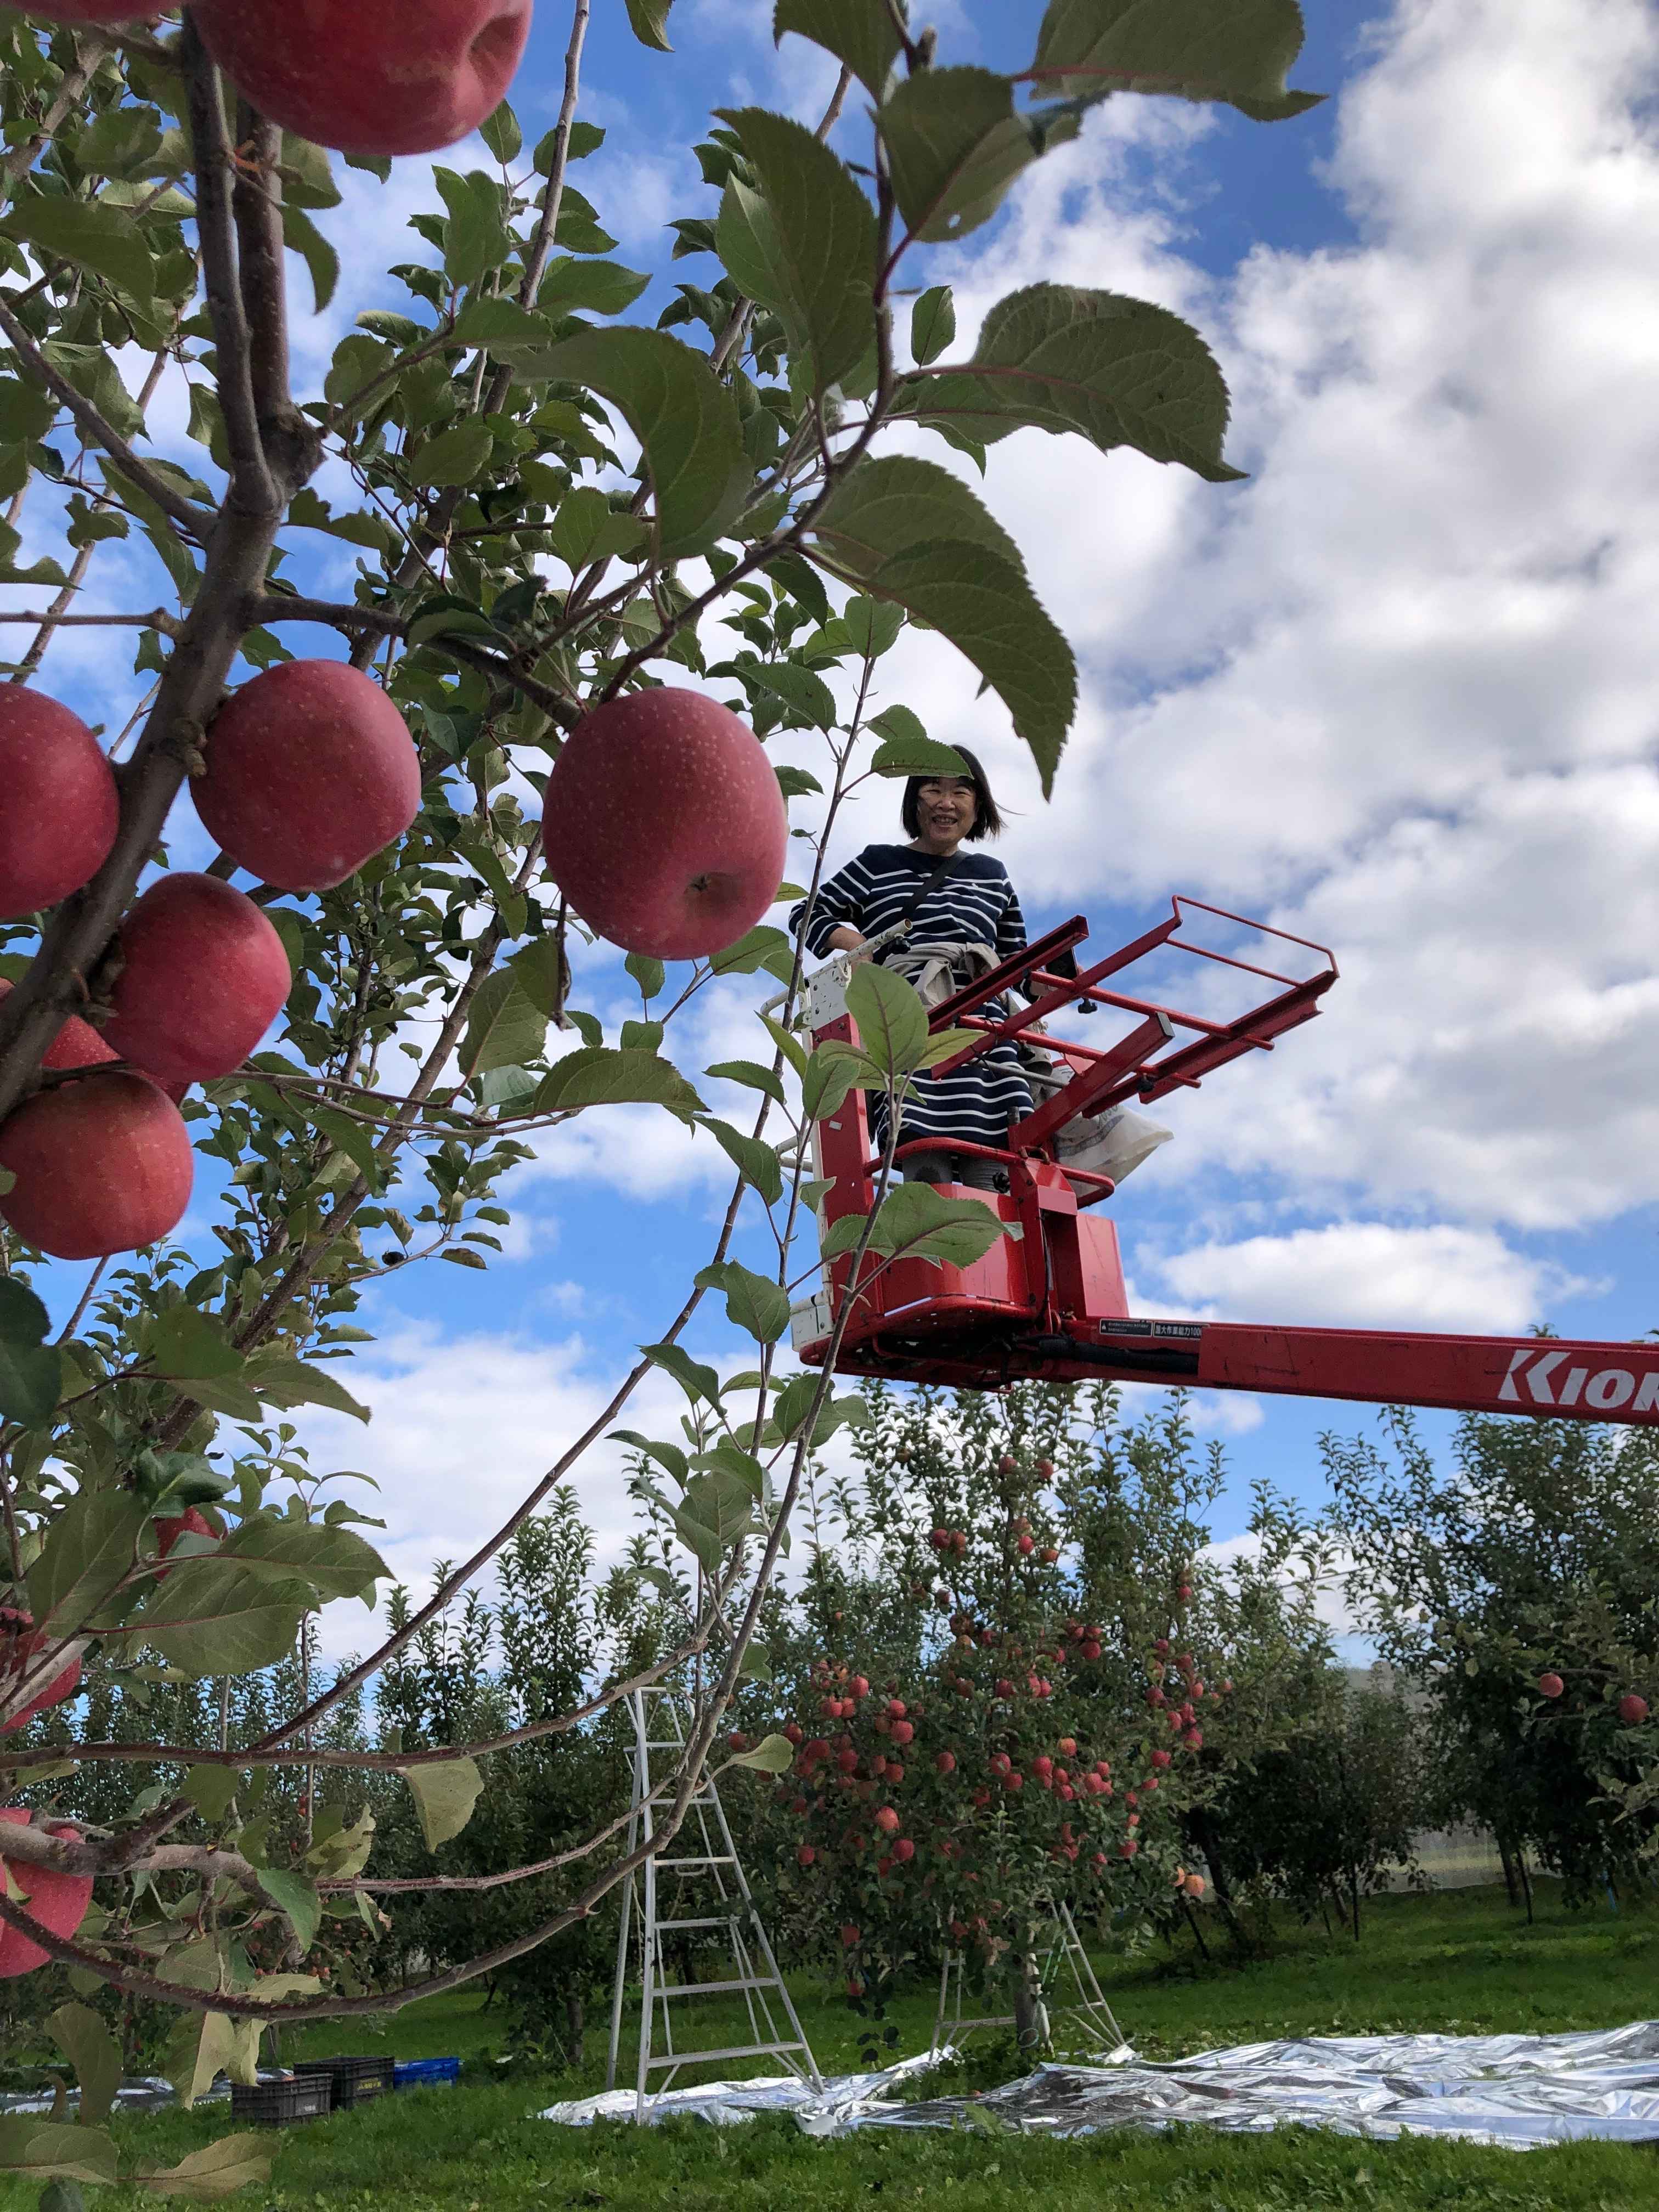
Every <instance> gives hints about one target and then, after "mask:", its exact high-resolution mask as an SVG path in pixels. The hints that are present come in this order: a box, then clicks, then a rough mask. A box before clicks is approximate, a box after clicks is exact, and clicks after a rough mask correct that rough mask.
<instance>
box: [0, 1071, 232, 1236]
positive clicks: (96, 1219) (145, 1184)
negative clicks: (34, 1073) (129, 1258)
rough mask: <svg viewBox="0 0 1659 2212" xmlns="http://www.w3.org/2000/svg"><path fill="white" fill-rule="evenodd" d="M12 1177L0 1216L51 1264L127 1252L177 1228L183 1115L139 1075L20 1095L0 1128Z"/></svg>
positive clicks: (184, 1154)
mask: <svg viewBox="0 0 1659 2212" xmlns="http://www.w3.org/2000/svg"><path fill="white" fill-rule="evenodd" d="M0 1168H7V1169H9V1170H10V1172H11V1173H12V1175H13V1176H15V1177H16V1181H15V1182H14V1184H13V1185H12V1188H10V1189H9V1191H6V1192H5V1193H3V1194H0V1218H3V1219H4V1220H6V1221H8V1222H9V1223H10V1225H11V1226H12V1227H13V1228H14V1229H15V1231H17V1234H18V1235H19V1236H20V1237H22V1238H24V1239H25V1241H26V1242H27V1243H30V1244H37V1245H39V1247H40V1249H41V1250H42V1251H43V1252H47V1253H50V1254H51V1255H52V1258H53V1259H54V1260H102V1259H105V1258H106V1257H107V1256H108V1255H110V1254H111V1253H112V1252H136V1251H137V1250H138V1249H140V1248H141V1247H142V1246H143V1245H146V1244H154V1243H157V1242H159V1240H160V1239H161V1237H165V1236H167V1234H168V1232H169V1231H172V1230H173V1229H176V1228H177V1227H178V1225H179V1222H180V1221H181V1220H182V1219H183V1218H184V1212H185V1207H186V1206H188V1205H189V1204H190V1192H191V1182H192V1181H193V1180H194V1176H195V1171H196V1155H195V1153H194V1152H192V1151H191V1142H190V1132H189V1130H188V1129H187V1128H186V1127H185V1121H184V1116H183V1115H181V1114H180V1113H179V1109H178V1108H177V1107H176V1106H175V1105H174V1104H173V1101H172V1100H171V1099H170V1098H167V1097H163V1095H162V1094H161V1091H158V1090H157V1089H156V1087H155V1085H154V1084H153V1083H151V1082H149V1080H148V1079H146V1078H145V1077H143V1076H142V1075H134V1074H131V1073H129V1072H128V1071H127V1070H125V1069H124V1068H109V1069H99V1070H96V1071H95V1072H94V1073H92V1074H90V1075H87V1076H84V1077H82V1078H81V1079H79V1080H78V1081H76V1082H74V1083H64V1084H60V1085H58V1088H57V1089H56V1090H52V1091H37V1092H36V1093H35V1095H34V1096H33V1097H32V1098H28V1099H26V1100H25V1101H24V1103H23V1104H22V1105H21V1106H20V1107H19V1108H18V1109H17V1111H16V1112H15V1114H13V1115H10V1116H9V1118H8V1119H7V1121H5V1122H4V1124H3V1125H0Z"/></svg>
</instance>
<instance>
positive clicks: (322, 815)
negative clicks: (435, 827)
mask: <svg viewBox="0 0 1659 2212" xmlns="http://www.w3.org/2000/svg"><path fill="white" fill-rule="evenodd" d="M190 795H191V799H194V800H195V802H196V811H197V814H198V815H200V817H201V818H202V824H203V827H204V829H208V830H210V831H211V833H212V835H213V836H216V838H217V839H218V841H219V842H220V843H221V845H222V846H223V848H224V849H225V851H226V852H227V853H228V854H229V855H230V857H231V859H232V860H234V861H235V863H236V865H237V866H238V867H239V868H246V870H247V872H248V873H249V874H250V875H253V876H258V878H259V879H260V881H261V882H262V883H267V884H276V885H277V886H278V888H279V889H281V890H285V891H319V890H328V889H329V888H330V887H331V885H332V884H341V883H343V882H344V881H345V879H346V878H347V877H348V876H351V875H355V874H356V872H357V870H358V869H359V868H361V867H362V865H363V863H364V861H365V860H372V859H373V858H374V854H376V853H379V852H381V851H383V850H384V849H385V848H386V846H388V845H389V844H391V843H392V840H393V839H394V838H396V837H401V836H403V834H404V830H405V829H408V827H409V825H410V823H411V822H412V821H413V820H414V819H415V817H416V814H417V813H418V812H419V811H420V805H421V762H420V756H419V754H418V753H417V752H416V750H415V740H414V739H413V738H411V737H410V734H409V726H408V724H407V723H406V722H405V721H404V718H403V716H402V715H401V714H399V713H398V709H397V708H395V707H394V706H393V705H392V702H391V700H390V699H388V698H387V697H386V693H385V692H384V691H383V690H381V689H380V685H379V684H376V683H375V682H374V678H372V677H368V676H365V675H364V674H363V673H362V671H361V670H360V669H356V668H353V667H352V666H350V665H349V663H348V662H346V661H343V660H289V661H283V663H281V664H280V665H278V666H277V667H275V668H268V669H266V671H264V675H263V676H256V677H255V678H254V679H253V681H252V683H251V684H244V685H243V686H242V688H241V690H240V691H238V692H236V693H235V694H234V696H232V697H231V698H230V699H229V700H228V702H226V704H225V705H224V706H223V707H222V708H221V709H220V711H219V714H218V717H217V719H216V720H215V722H214V724H213V726H212V728H211V730H210V732H209V733H208V744H207V771H206V773H205V775H198V776H197V777H195V778H194V779H193V780H192V781H191V787H190Z"/></svg>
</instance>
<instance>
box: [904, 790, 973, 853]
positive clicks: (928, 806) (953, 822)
mask: <svg viewBox="0 0 1659 2212" xmlns="http://www.w3.org/2000/svg"><path fill="white" fill-rule="evenodd" d="M976 807H977V799H976V797H975V791H974V785H973V780H972V778H971V777H969V776H965V775H947V776H939V777H938V778H933V777H930V778H929V779H928V780H927V782H925V783H923V784H921V786H920V787H918V789H917V792H916V819H917V822H918V823H919V825H920V828H921V836H920V837H919V838H918V839H917V842H918V843H919V844H921V845H923V846H926V847H928V848H933V849H943V848H949V847H951V846H954V845H959V844H960V843H961V842H962V840H963V838H964V837H965V836H967V835H968V832H969V830H970V829H972V828H973V826H974V816H975V811H976Z"/></svg>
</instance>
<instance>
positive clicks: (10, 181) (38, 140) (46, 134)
mask: <svg viewBox="0 0 1659 2212" xmlns="http://www.w3.org/2000/svg"><path fill="white" fill-rule="evenodd" d="M112 43H113V42H112V40H111V39H110V38H109V37H108V36H107V35H106V33H104V32H102V31H98V30H94V29H93V28H91V27H88V28H87V29H85V30H83V31H81V32H79V33H76V41H75V52H76V65H75V67H74V68H73V69H72V70H65V72H64V77H63V80H62V82H60V84H59V85H58V93H57V97H56V98H55V99H54V100H53V101H52V105H51V106H50V107H49V108H47V110H46V113H45V114H44V115H43V116H42V117H41V118H40V127H39V129H38V130H36V131H34V132H33V135H32V136H31V137H27V138H25V139H24V140H22V142H21V143H20V144H18V145H15V146H14V147H12V148H11V149H10V150H9V152H8V153H7V155H5V157H4V159H3V160H0V179H3V180H4V183H5V186H6V189H7V191H9V190H10V188H11V187H12V185H15V183H16V182H17V180H18V179H19V178H20V177H21V176H26V175H27V173H28V172H29V170H31V169H32V168H33V167H34V164H35V161H36V160H37V158H38V157H39V155H40V152H41V150H42V149H43V148H45V147H46V145H47V144H48V143H49V142H50V141H51V138H52V132H53V131H56V130H57V128H58V125H59V124H60V123H61V122H62V121H63V120H64V117H65V116H66V115H67V114H68V113H69V112H70V108H71V107H73V106H74V105H75V103H76V100H79V99H80V97H81V95H82V93H83V92H84V91H85V90H86V88H87V87H88V85H89V84H90V83H91V82H92V79H93V75H94V71H95V70H96V69H97V67H98V64H99V63H100V62H101V61H102V60H103V58H104V56H105V55H106V53H108V52H109V51H110V48H111V46H112Z"/></svg>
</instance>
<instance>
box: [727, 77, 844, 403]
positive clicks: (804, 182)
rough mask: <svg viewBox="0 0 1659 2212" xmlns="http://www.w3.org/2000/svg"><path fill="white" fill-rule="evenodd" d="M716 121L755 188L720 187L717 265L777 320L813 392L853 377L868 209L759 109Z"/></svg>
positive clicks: (838, 167) (840, 176)
mask: <svg viewBox="0 0 1659 2212" xmlns="http://www.w3.org/2000/svg"><path fill="white" fill-rule="evenodd" d="M719 112H720V115H721V116H722V118H724V120H725V121H726V122H727V123H729V124H730V125H731V126H732V130H733V131H736V132H737V134H738V137H739V138H740V139H741V140H742V142H743V150H744V154H745V155H747V156H748V158H749V165H750V168H751V169H752V170H753V171H754V173H755V179H756V182H757V185H758V186H759V191H757V192H756V191H750V189H749V187H748V186H747V185H743V184H740V183H739V182H738V180H737V179H735V178H734V179H732V181H731V183H729V184H728V185H727V186H726V201H725V204H723V205H722V207H721V210H720V224H719V228H717V230H716V233H715V239H716V243H717V245H718V246H719V249H720V258H721V260H722V261H724V262H725V264H726V267H727V269H729V270H731V272H732V276H734V277H735V278H736V280H737V283H738V288H739V289H741V290H742V291H744V292H745V293H747V294H748V295H749V297H750V299H752V300H758V301H760V303H761V305H762V306H763V307H770V308H772V309H773V310H774V311H775V313H777V314H778V315H779V316H780V317H781V319H782V320H783V323H784V326H785V328H786V330H787V331H790V332H791V334H792V338H793V343H792V346H791V352H792V355H793V356H794V363H793V365H794V367H795V368H797V369H798V370H799V371H802V372H805V374H807V375H808V377H809V380H810V383H811V389H812V390H813V391H814V392H822V391H823V389H824V388H825V387H826V386H829V385H831V384H834V383H836V382H837V381H838V380H840V378H842V376H844V375H845V374H847V372H848V370H849V369H853V368H857V366H858V364H859V363H860V362H861V361H862V360H863V358H864V356H865V355H866V352H867V351H868V350H869V349H870V346H871V344H872V342H873V340H874V337H875V333H876V315H875V304H874V301H873V299H872V287H873V285H874V283H875V274H876V216H875V210H874V209H873V208H872V206H871V204H870V202H869V200H868V199H867V198H866V197H865V194H864V192H863V191H862V190H861V189H860V186H859V185H858V183H857V181H856V179H854V176H853V173H852V172H851V171H850V170H849V169H848V167H847V166H846V164H845V163H844V162H842V161H839V160H837V158H836V155H834V154H832V153H831V152H830V150H829V148H828V147H827V146H826V145H824V144H823V142H822V141H821V140H820V139H819V138H817V137H815V136H814V134H813V133H812V132H811V131H809V130H808V129H807V128H806V126H805V125H804V124H800V123H795V122H792V121H791V120H790V118H788V117H787V116H783V115H774V114H772V113H771V112H769V110H767V109H766V108H763V107H738V108H721V109H720V111H719ZM728 247H729V248H730V249H731V251H728ZM734 257H735V258H734Z"/></svg>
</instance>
